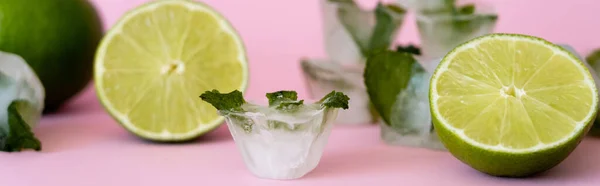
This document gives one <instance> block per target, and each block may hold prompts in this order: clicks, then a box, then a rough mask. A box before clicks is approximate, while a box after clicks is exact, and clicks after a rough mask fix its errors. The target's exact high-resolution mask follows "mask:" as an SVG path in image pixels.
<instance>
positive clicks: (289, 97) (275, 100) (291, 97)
mask: <svg viewBox="0 0 600 186" xmlns="http://www.w3.org/2000/svg"><path fill="white" fill-rule="evenodd" d="M267 99H269V106H276V105H279V103H281V102H289V101H296V100H298V93H297V92H296V91H289V90H281V91H277V92H271V93H267Z"/></svg>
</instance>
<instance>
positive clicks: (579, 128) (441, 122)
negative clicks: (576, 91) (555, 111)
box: [429, 34, 598, 154]
mask: <svg viewBox="0 0 600 186" xmlns="http://www.w3.org/2000/svg"><path fill="white" fill-rule="evenodd" d="M492 38H493V39H509V40H513V39H514V38H519V40H523V39H527V41H529V42H538V43H541V44H542V45H546V46H551V47H552V50H553V51H554V52H556V53H557V54H559V55H563V56H565V57H567V58H569V59H571V60H572V61H575V62H576V66H577V67H578V69H579V70H580V72H582V73H584V74H585V77H586V84H588V85H589V87H591V89H592V90H593V94H592V95H595V96H593V101H594V102H593V105H592V108H595V109H594V111H590V112H589V113H588V114H587V115H586V117H584V119H583V120H582V121H578V122H577V125H576V127H575V129H574V131H572V133H571V134H570V135H569V136H567V137H565V138H562V139H561V140H558V141H555V142H554V143H551V144H544V145H538V146H534V147H531V148H525V149H510V148H505V147H502V146H489V145H485V144H482V143H480V142H477V141H475V140H473V139H471V138H469V137H467V136H466V135H464V133H463V132H462V130H461V129H457V128H455V127H453V126H451V125H450V124H448V121H446V120H445V119H444V118H443V117H440V114H439V111H438V110H437V108H438V105H437V99H439V96H438V95H437V94H436V93H437V89H436V88H437V87H436V86H435V85H436V84H437V80H438V78H439V74H441V72H443V71H446V70H447V69H448V66H449V64H450V60H449V59H452V58H453V57H454V56H455V55H456V54H457V53H458V52H457V51H459V50H463V49H464V48H471V47H474V46H475V45H477V44H479V43H481V42H484V41H486V40H488V39H492ZM597 95H598V90H597V89H596V86H595V83H594V81H593V79H592V75H591V74H590V72H589V71H588V70H587V68H586V67H585V65H584V64H583V62H581V60H579V58H577V57H576V56H575V55H574V54H572V53H571V52H569V51H567V50H565V49H564V48H562V47H560V46H558V45H555V44H553V43H550V42H548V41H546V40H544V39H541V38H536V37H533V36H527V35H520V34H489V35H484V36H480V37H477V38H474V39H472V40H470V41H468V42H466V43H463V44H461V45H459V46H457V47H456V48H454V49H453V50H452V51H451V52H449V53H448V55H446V56H445V57H444V58H443V59H442V62H440V64H439V65H438V67H437V68H436V70H435V72H434V74H433V76H432V78H431V81H430V94H429V99H430V100H431V101H430V104H431V113H432V116H433V118H436V119H435V120H436V122H434V123H437V124H438V126H435V127H436V128H442V127H443V128H445V129H446V130H449V131H450V132H451V133H453V134H455V135H458V136H457V137H458V138H460V139H463V140H464V141H465V142H466V143H468V144H470V145H473V146H475V147H478V148H480V149H485V150H488V151H494V152H506V153H510V154H528V153H531V152H537V151H544V150H548V149H553V148H556V147H559V146H562V145H565V144H567V143H568V142H570V141H573V140H575V139H576V137H577V136H578V134H580V133H586V132H587V131H588V130H589V128H590V126H591V121H593V119H594V118H595V114H596V113H595V111H596V110H598V97H597Z"/></svg>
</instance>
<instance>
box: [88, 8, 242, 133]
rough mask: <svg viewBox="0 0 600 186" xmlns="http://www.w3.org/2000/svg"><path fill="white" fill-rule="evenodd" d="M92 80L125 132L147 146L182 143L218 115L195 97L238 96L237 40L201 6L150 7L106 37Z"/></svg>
mask: <svg viewBox="0 0 600 186" xmlns="http://www.w3.org/2000/svg"><path fill="white" fill-rule="evenodd" d="M94 78H95V82H96V90H97V92H98V97H99V99H100V101H101V102H102V103H103V104H104V106H105V108H106V110H108V112H109V113H110V114H111V115H112V116H113V117H114V118H116V120H118V121H119V123H121V124H122V125H123V126H124V127H125V128H126V129H127V130H129V131H130V132H132V133H134V134H136V135H138V136H140V137H142V138H145V139H150V140H156V141H182V140H189V139H192V138H194V137H197V136H199V135H202V134H204V133H206V132H208V131H211V130H213V129H214V128H216V127H217V126H219V125H220V124H221V123H222V121H223V119H224V118H223V117H221V116H219V115H217V111H216V110H215V109H214V108H213V107H212V106H211V105H210V104H208V103H205V102H203V101H202V100H201V99H200V98H198V96H199V95H200V94H202V93H203V92H205V91H207V90H212V89H217V90H219V91H222V92H229V91H233V90H236V89H237V90H242V91H243V90H245V88H246V84H247V81H248V69H247V62H246V55H245V50H244V47H243V44H242V41H241V39H240V38H239V36H238V34H237V33H236V31H235V30H234V28H233V27H232V26H231V25H230V24H229V23H228V21H227V20H225V18H223V17H222V16H221V15H219V14H218V13H217V12H216V11H215V10H213V9H211V8H210V7H208V6H207V5H204V4H201V3H198V2H193V1H185V0H165V1H156V2H152V3H149V4H146V5H143V6H141V7H138V8H136V9H135V10H133V11H130V12H128V13H127V14H126V15H125V16H124V17H123V18H122V19H121V20H120V21H119V22H118V23H117V24H116V25H115V26H114V27H113V28H112V29H111V30H110V31H109V32H108V33H107V35H106V36H105V38H104V39H103V41H102V43H101V44H100V47H99V48H98V51H97V54H96V60H95V75H94Z"/></svg>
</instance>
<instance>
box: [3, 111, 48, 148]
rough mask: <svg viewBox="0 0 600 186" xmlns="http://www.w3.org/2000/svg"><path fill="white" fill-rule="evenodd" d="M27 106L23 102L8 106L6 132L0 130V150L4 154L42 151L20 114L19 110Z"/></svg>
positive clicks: (38, 141)
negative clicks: (29, 150) (26, 150)
mask: <svg viewBox="0 0 600 186" xmlns="http://www.w3.org/2000/svg"><path fill="white" fill-rule="evenodd" d="M28 106H30V105H29V103H28V102H27V101H24V100H16V101H13V102H12V103H11V104H10V105H9V106H8V109H7V112H8V131H4V130H2V129H1V128H0V147H1V149H0V150H2V151H6V152H17V151H21V150H23V149H33V150H36V151H40V150H42V144H41V142H40V140H38V139H37V138H36V137H35V135H34V134H33V132H31V127H30V126H29V125H28V124H27V123H26V122H25V120H24V119H23V116H22V114H21V110H23V109H25V107H28Z"/></svg>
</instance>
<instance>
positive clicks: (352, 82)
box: [301, 59, 377, 124]
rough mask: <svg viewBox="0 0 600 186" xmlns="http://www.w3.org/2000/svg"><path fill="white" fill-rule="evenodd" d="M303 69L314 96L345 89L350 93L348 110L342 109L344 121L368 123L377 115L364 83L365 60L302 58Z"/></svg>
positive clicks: (343, 122) (340, 120) (340, 118)
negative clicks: (352, 61) (361, 62)
mask: <svg viewBox="0 0 600 186" xmlns="http://www.w3.org/2000/svg"><path fill="white" fill-rule="evenodd" d="M301 65H302V72H303V73H304V77H305V79H306V84H307V86H308V91H309V93H310V96H311V97H312V98H315V99H316V98H321V97H323V96H325V95H327V94H328V93H330V92H331V91H333V90H335V91H340V92H344V93H345V94H346V95H348V97H350V101H349V106H350V108H349V109H347V110H342V111H340V117H338V119H337V120H336V122H337V123H340V124H368V123H372V122H373V121H375V120H376V119H377V114H375V112H374V111H372V110H371V105H370V101H369V95H368V94H367V89H366V87H365V83H364V77H363V71H364V68H365V67H364V64H359V63H355V64H338V63H335V62H333V61H328V60H308V59H305V60H302V61H301Z"/></svg>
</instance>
